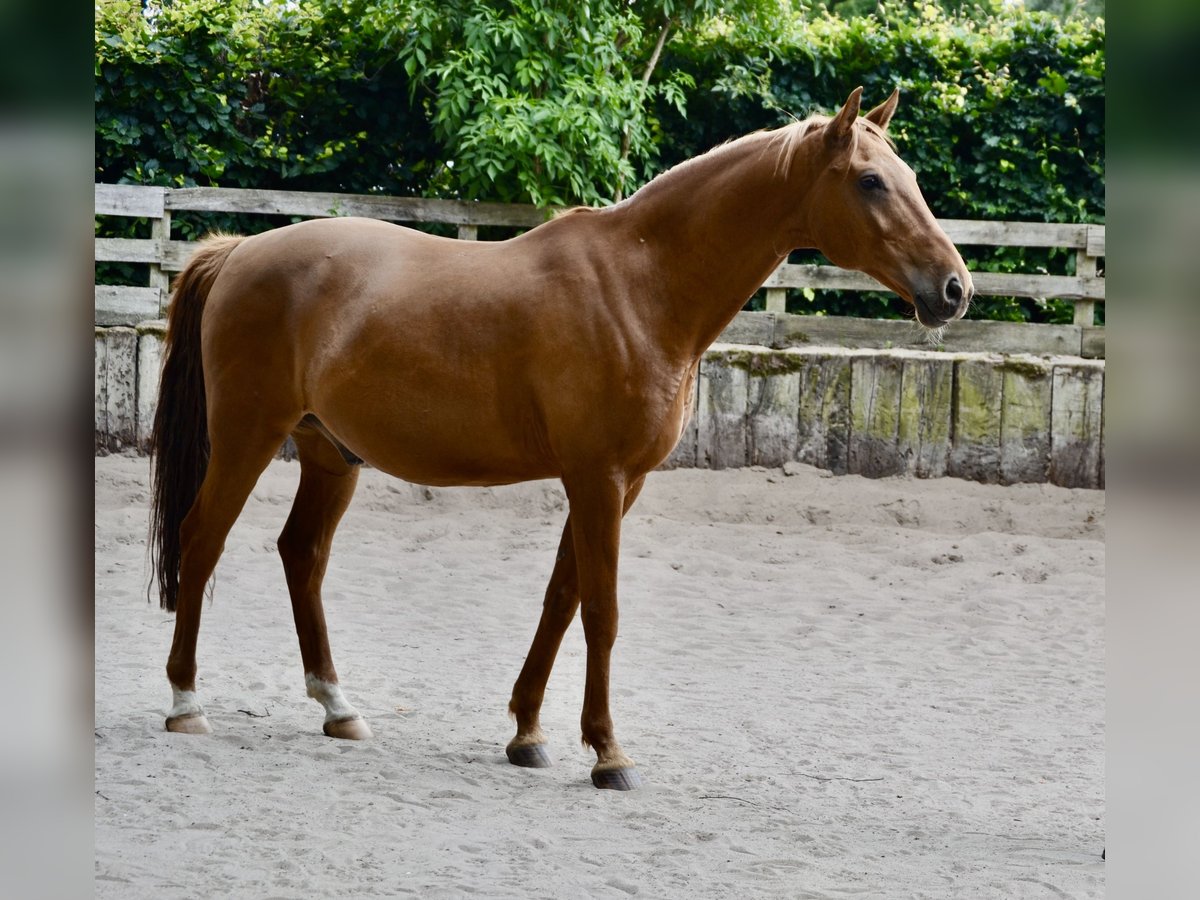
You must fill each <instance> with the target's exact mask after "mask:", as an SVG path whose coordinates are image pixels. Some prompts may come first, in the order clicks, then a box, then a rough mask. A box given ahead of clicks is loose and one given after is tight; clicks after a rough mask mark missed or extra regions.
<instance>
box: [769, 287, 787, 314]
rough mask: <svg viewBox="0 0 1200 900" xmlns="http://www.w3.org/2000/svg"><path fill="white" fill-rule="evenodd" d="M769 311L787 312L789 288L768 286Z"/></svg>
mask: <svg viewBox="0 0 1200 900" xmlns="http://www.w3.org/2000/svg"><path fill="white" fill-rule="evenodd" d="M767 312H778V313H781V312H787V288H767Z"/></svg>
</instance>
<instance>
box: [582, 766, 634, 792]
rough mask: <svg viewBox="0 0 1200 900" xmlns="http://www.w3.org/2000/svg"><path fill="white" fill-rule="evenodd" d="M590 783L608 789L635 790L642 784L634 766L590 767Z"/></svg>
mask: <svg viewBox="0 0 1200 900" xmlns="http://www.w3.org/2000/svg"><path fill="white" fill-rule="evenodd" d="M592 784H594V785H595V786H596V787H598V788H602V789H606V790H610V791H636V790H637V789H638V788H640V787H641V786H642V776H641V775H639V774H638V770H637V769H634V768H624V769H599V770H597V769H592Z"/></svg>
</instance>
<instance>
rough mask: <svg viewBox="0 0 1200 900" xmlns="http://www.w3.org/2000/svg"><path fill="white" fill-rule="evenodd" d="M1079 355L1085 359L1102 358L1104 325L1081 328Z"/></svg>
mask: <svg viewBox="0 0 1200 900" xmlns="http://www.w3.org/2000/svg"><path fill="white" fill-rule="evenodd" d="M1079 355H1080V356H1082V357H1084V358H1086V359H1104V326H1103V325H1097V326H1095V327H1093V328H1085V329H1083V340H1082V342H1081V346H1080V353H1079Z"/></svg>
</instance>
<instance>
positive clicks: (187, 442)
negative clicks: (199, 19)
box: [151, 88, 972, 789]
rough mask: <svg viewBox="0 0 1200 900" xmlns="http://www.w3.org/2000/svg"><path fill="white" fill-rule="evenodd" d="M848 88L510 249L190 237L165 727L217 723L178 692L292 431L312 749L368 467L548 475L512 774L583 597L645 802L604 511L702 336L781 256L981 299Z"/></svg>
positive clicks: (674, 397) (533, 753)
mask: <svg viewBox="0 0 1200 900" xmlns="http://www.w3.org/2000/svg"><path fill="white" fill-rule="evenodd" d="M861 94H862V89H861V88H859V89H857V90H855V91H854V92H853V93H852V94H851V95H850V98H849V99H848V100H847V101H846V103H845V105H844V106H843V107H842V108H841V111H840V112H838V113H837V115H836V116H834V117H832V118H825V117H813V118H810V119H808V120H805V121H803V122H796V123H793V124H790V125H787V126H785V127H783V128H780V129H778V130H775V131H770V132H761V133H757V134H752V135H749V136H747V137H744V138H741V139H740V140H736V141H733V142H731V143H728V144H726V145H724V146H722V147H719V148H717V149H715V150H713V151H711V152H709V153H707V154H705V155H704V156H701V157H698V158H697V159H694V160H691V161H689V162H686V163H683V164H682V165H679V166H677V167H675V168H674V169H671V170H670V171H668V172H666V173H664V174H663V175H660V176H659V177H657V178H655V179H654V180H653V181H651V182H650V183H649V184H647V185H646V186H645V187H643V188H642V189H641V190H639V191H638V192H637V193H636V194H634V195H633V196H631V197H629V198H628V199H627V200H625V201H624V202H621V203H618V204H616V205H615V206H612V207H610V208H607V209H579V210H574V211H571V212H570V213H569V214H566V215H562V216H559V217H558V218H555V219H552V220H551V221H549V222H547V223H545V224H543V225H541V226H540V227H538V228H534V229H533V230H531V231H529V232H527V233H525V234H523V235H521V236H519V237H516V238H513V239H511V240H507V241H501V242H493V243H480V242H467V241H455V240H451V239H447V238H440V237H431V236H429V235H426V234H422V233H420V232H417V231H412V230H409V229H406V228H401V227H399V226H397V225H392V224H388V223H384V222H379V221H374V220H369V219H354V218H335V219H322V220H314V221H308V222H302V223H299V224H296V225H289V226H287V227H285V228H280V229H277V230H275V231H270V232H267V233H264V234H260V235H257V236H255V237H248V238H240V237H214V238H211V239H209V240H207V241H206V242H205V243H204V244H203V245H202V246H201V248H200V249H199V250H197V251H196V254H195V255H194V256H193V257H192V259H191V261H190V262H189V263H188V265H187V267H186V268H185V269H184V270H183V272H182V274H181V275H180V276H179V279H178V281H177V284H176V287H175V293H174V301H173V303H172V305H171V309H170V315H169V323H168V329H167V340H166V358H165V361H164V365H163V372H162V382H161V387H160V393H159V400H158V410H157V414H156V417H155V422H154V432H153V437H152V452H153V454H154V456H155V469H154V486H153V494H154V497H153V513H152V523H151V545H152V553H153V562H154V568H155V575H156V579H157V584H158V587H159V590H160V594H161V600H162V605H163V607H164V608H166V609H167V610H173V611H174V612H175V613H176V621H175V634H174V640H173V643H172V645H171V652H170V657H169V659H168V661H167V675H168V677H169V679H170V682H171V688H172V691H173V694H174V705H173V706H172V707H171V710H170V713H169V714H168V717H167V722H166V726H167V729H168V730H170V731H177V732H186V733H191V734H196V733H206V732H208V731H209V730H210V729H209V725H208V722H207V720H206V719H205V717H204V713H203V710H202V709H201V707H200V705H199V703H198V702H197V698H196V694H195V678H196V636H197V631H198V629H199V627H200V612H201V603H202V598H203V595H204V591H205V585H206V584H207V582H208V580H209V578H210V576H211V575H212V572H213V569H214V567H215V566H216V563H217V559H218V557H219V556H220V555H221V551H222V548H223V546H224V541H225V537H226V535H227V533H228V532H229V529H230V527H231V526H232V525H233V523H234V520H235V519H236V518H237V517H238V514H239V513H240V512H241V509H242V506H243V504H244V503H245V501H246V498H247V496H248V495H249V494H250V491H251V489H252V488H253V487H254V484H255V482H256V481H257V479H258V477H259V475H260V474H261V473H262V471H263V469H264V468H266V466H267V464H268V463H269V462H270V460H271V459H272V457H274V456H275V454H276V452H277V451H278V449H279V447H280V444H281V443H282V442H283V441H284V440H285V439H286V438H287V437H288V436H289V435H290V436H291V437H292V438H293V439H294V440H295V444H296V448H297V450H298V453H299V459H300V487H299V491H298V493H297V495H296V499H295V504H294V506H293V507H292V511H291V514H290V515H289V517H288V520H287V524H286V525H285V526H284V528H283V532H282V533H281V534H280V537H279V554H280V556H281V557H282V558H283V566H284V571H285V574H286V577H287V584H288V590H289V592H290V594H291V600H292V612H293V614H294V616H295V621H296V632H297V635H298V636H299V639H300V655H301V657H302V659H303V663H304V671H305V682H306V685H307V689H308V694H309V696H310V697H313V698H314V699H316V700H317V701H319V702H320V703H321V704H322V706H323V707H324V708H325V722H324V731H325V734H327V735H330V736H333V737H342V738H365V737H369V736H370V734H371V732H370V729H369V728H368V727H367V724H366V722H365V721H364V720H363V719H362V717H361V716H360V715H359V714H358V712H357V711H356V710H355V709H354V707H353V706H351V705H350V704H349V703H348V702H347V700H346V698H345V696H344V695H343V693H342V690H341V688H340V687H339V685H338V677H337V672H336V671H335V670H334V667H333V660H332V658H331V656H330V652H329V640H328V636H327V634H326V629H325V616H324V612H323V610H322V606H321V581H322V578H323V576H324V574H325V568H326V564H327V562H328V559H329V548H330V543H331V541H332V539H333V533H334V530H335V529H336V528H337V524H338V521H339V520H340V519H341V517H342V514H343V513H344V512H345V510H346V507H347V506H348V505H349V503H350V498H351V495H352V494H353V493H354V486H355V483H356V481H357V477H358V466H359V464H360V463H362V462H364V461H365V462H367V463H370V464H371V465H372V466H374V467H376V468H377V469H381V470H382V471H384V472H388V473H390V474H391V475H394V476H396V477H398V478H403V479H405V480H407V481H411V482H416V483H419V484H426V485H498V484H507V483H512V482H517V481H526V480H530V479H537V478H551V477H558V478H561V479H562V482H563V485H564V487H565V489H566V494H567V498H568V501H569V505H570V508H569V511H568V515H567V521H566V525H565V526H564V528H563V533H562V541H561V543H560V544H559V548H558V557H557V560H556V562H555V565H554V571H553V574H552V575H551V577H550V583H549V586H548V587H547V589H546V595H545V602H544V605H543V609H542V614H541V621H540V622H539V624H538V627H537V631H536V633H535V635H534V637H533V644H532V646H531V647H530V649H529V655H528V657H527V658H526V660H525V665H524V667H523V668H522V670H521V673H520V675H519V676H518V678H517V681H516V684H515V686H514V687H513V692H512V700H511V702H510V703H509V710H510V711H511V713H512V714H513V716H514V717H515V719H516V726H517V733H516V736H515V737H514V738H513V739H512V741H511V742H510V743H509V745H508V747H507V754H508V758H509V760H511V761H512V762H513V763H514V764H516V765H520V766H543V765H548V764H549V759H548V757H547V755H546V752H545V738H544V735H543V734H542V730H541V727H540V724H539V711H540V708H541V704H542V697H543V694H544V692H545V688H546V681H547V679H548V677H549V675H550V669H551V666H552V665H553V663H554V657H555V655H556V653H557V652H558V648H559V644H560V642H561V640H562V637H563V633H564V632H565V631H566V629H567V626H568V625H569V624H570V622H571V620H572V619H573V618H574V616H575V611H576V609H580V610H581V615H582V619H583V629H584V635H585V637H586V640H587V676H586V685H585V688H584V696H583V713H582V717H581V725H582V732H583V741H584V743H586V744H587V745H589V746H591V747H592V748H593V749H594V751H595V753H596V757H597V762H596V764H595V767H594V768H593V769H592V781H593V783H594V784H595V785H596V786H597V787H609V788H620V789H628V788H631V787H635V786H637V784H638V783H639V781H640V778H639V776H638V773H637V771H636V769H635V768H634V764H633V761H632V760H630V759H629V757H628V756H626V755H625V754H624V753H623V752H622V750H621V747H620V745H619V744H618V743H617V740H616V737H615V736H614V734H613V723H612V718H611V716H610V714H609V687H608V685H609V658H610V654H611V651H612V647H613V642H614V641H615V640H616V637H617V555H618V545H619V543H620V537H621V519H622V516H623V515H624V514H625V512H627V511H628V509H629V507H630V506H631V505H632V504H633V502H634V500H635V499H636V498H637V495H638V492H639V491H640V490H641V489H642V484H643V482H644V480H645V478H646V474H647V473H648V472H650V471H651V470H652V469H654V468H655V467H656V466H657V465H659V463H661V462H662V461H663V460H664V459H666V458H667V455H668V454H669V453H670V452H671V450H672V448H673V447H674V446H675V444H676V442H677V441H678V440H679V437H680V434H681V433H682V431H683V428H684V425H685V424H686V422H687V420H688V418H689V416H690V414H691V406H692V397H693V394H694V386H695V381H696V376H697V370H698V367H699V363H700V357H701V354H702V353H703V352H704V350H705V348H706V347H708V346H709V344H711V343H712V342H713V341H714V340H715V339H716V338H717V336H718V335H719V334H720V333H721V330H722V329H723V328H724V327H725V326H726V325H727V324H728V323H729V321H730V320H731V319H732V318H733V317H734V315H735V314H736V313H737V312H738V310H740V309H741V308H742V306H743V305H744V304H745V302H746V299H747V298H748V297H750V296H751V295H752V294H753V293H754V291H755V290H757V289H758V288H759V286H761V285H762V283H763V282H764V281H765V280H766V279H767V277H768V276H769V275H770V274H771V273H772V272H773V271H774V270H775V268H776V267H777V266H778V265H779V264H780V263H781V262H783V261H784V259H785V258H786V257H787V254H788V252H789V251H791V250H792V249H794V248H818V249H820V250H821V251H822V252H824V254H825V255H826V256H827V257H829V259H831V260H832V261H833V262H835V263H836V264H838V265H840V266H843V267H846V268H854V269H860V270H862V271H864V272H867V273H869V274H870V275H872V276H874V277H875V278H876V279H878V280H879V281H881V282H882V283H883V284H885V285H887V286H888V287H890V288H891V289H892V290H894V291H895V292H896V293H898V294H900V296H902V297H903V298H904V299H905V300H906V301H908V302H909V303H910V304H912V305H913V306H914V307H915V311H916V317H917V320H918V321H919V322H920V323H921V324H922V325H924V326H927V327H930V328H936V327H940V326H941V325H943V324H945V323H946V322H948V321H950V320H952V319H956V318H958V317H960V316H962V314H963V313H964V311H965V310H966V307H967V304H968V302H969V301H970V298H971V293H972V286H971V276H970V275H969V274H968V272H967V269H966V266H965V265H964V264H963V261H962V258H961V257H960V256H959V254H958V251H957V250H956V249H955V248H954V245H953V244H952V243H951V241H950V240H949V238H947V237H946V234H945V233H944V232H943V231H942V229H941V228H940V227H939V226H938V224H937V222H936V221H935V220H934V217H933V215H932V214H931V213H930V211H929V208H928V207H927V206H926V204H925V202H924V200H923V199H922V197H921V192H920V190H919V189H918V187H917V181H916V178H915V177H914V175H913V172H912V170H911V169H909V168H908V166H906V165H905V164H904V163H903V162H901V161H900V159H899V158H898V157H897V156H896V154H895V153H894V152H893V150H892V147H891V144H890V142H889V141H888V139H887V137H886V128H887V125H888V121H889V120H890V119H891V117H892V113H893V112H894V111H895V109H896V104H897V94H896V93H893V94H892V96H891V97H889V98H888V100H887V101H886V102H884V103H883V104H881V105H880V106H878V107H877V108H875V109H873V110H871V111H870V112H869V113H867V114H866V115H865V116H862V117H860V115H859V102H860V97H861Z"/></svg>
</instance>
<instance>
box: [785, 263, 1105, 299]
mask: <svg viewBox="0 0 1200 900" xmlns="http://www.w3.org/2000/svg"><path fill="white" fill-rule="evenodd" d="M971 280H972V281H973V282H974V284H975V291H976V292H977V293H979V294H985V295H987V296H994V297H1058V298H1062V299H1065V300H1073V299H1077V298H1090V299H1095V300H1103V299H1104V279H1103V278H1095V277H1093V278H1086V277H1083V278H1081V277H1078V276H1075V275H1042V274H1035V273H1024V272H972V273H971ZM764 286H765V287H766V288H768V289H774V288H814V289H819V290H843V291H884V292H889V293H890V291H891V289H890V288H887V287H884V286H883V285H882V284H880V283H879V282H878V281H876V280H875V279H874V278H872V277H871V276H870V275H865V274H863V273H862V272H851V271H849V270H847V269H839V268H836V267H834V266H815V265H787V264H785V265H782V266H780V267H779V268H778V269H776V270H775V271H774V272H773V273H771V277H770V278H768V279H767V281H766V284H765V285H764Z"/></svg>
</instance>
